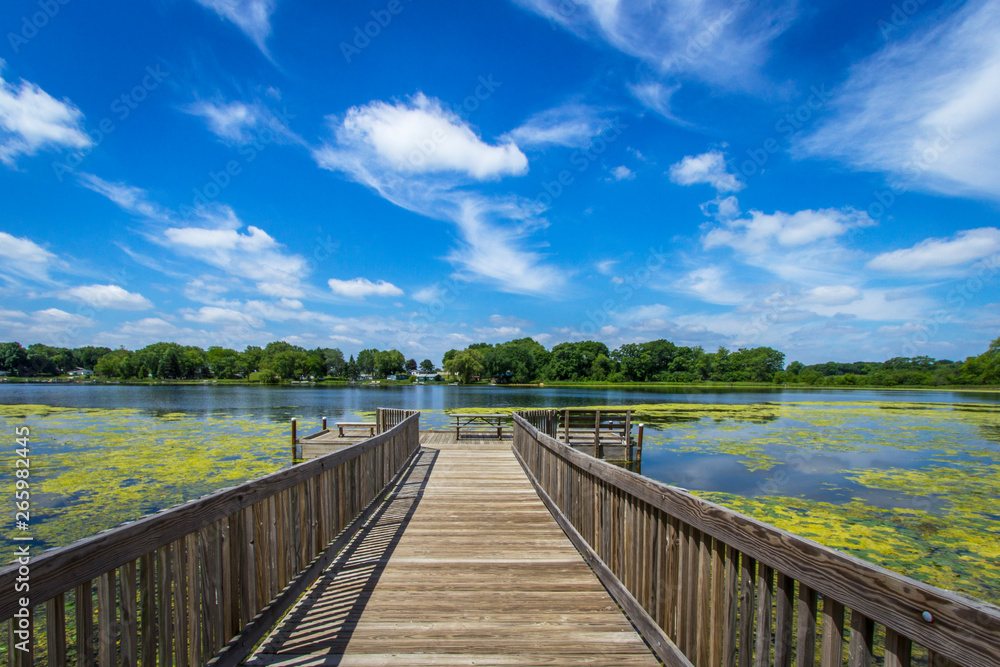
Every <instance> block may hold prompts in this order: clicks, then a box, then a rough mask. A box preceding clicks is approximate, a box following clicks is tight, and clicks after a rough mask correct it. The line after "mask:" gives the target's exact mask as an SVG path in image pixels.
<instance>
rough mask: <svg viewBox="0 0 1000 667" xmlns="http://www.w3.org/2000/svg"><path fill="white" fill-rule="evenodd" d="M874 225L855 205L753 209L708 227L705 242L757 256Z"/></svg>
mask: <svg viewBox="0 0 1000 667" xmlns="http://www.w3.org/2000/svg"><path fill="white" fill-rule="evenodd" d="M873 224H875V222H874V221H873V220H872V219H871V217H870V216H869V215H868V214H867V213H866V212H864V211H857V210H855V209H852V208H846V209H842V210H841V209H829V208H828V209H820V210H810V209H807V210H804V211H797V212H795V213H785V212H783V211H775V212H774V213H764V212H762V211H750V213H749V214H748V216H747V217H741V218H735V219H732V220H727V221H725V222H723V223H722V224H721V225H719V226H716V227H712V228H711V229H709V230H708V232H707V233H706V234H705V235H704V237H703V244H704V246H705V247H706V248H715V247H719V246H728V247H730V248H733V249H734V250H738V251H740V252H742V253H745V254H747V255H757V254H760V253H763V252H766V251H768V250H769V249H770V248H771V247H772V246H773V245H774V244H777V245H778V246H782V247H785V248H794V247H799V246H806V245H809V244H811V243H813V242H815V241H819V240H822V239H829V238H834V237H837V236H842V235H844V234H846V233H847V232H848V231H850V230H852V229H857V228H859V227H866V226H870V225H873Z"/></svg>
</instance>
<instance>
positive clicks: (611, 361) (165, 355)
mask: <svg viewBox="0 0 1000 667" xmlns="http://www.w3.org/2000/svg"><path fill="white" fill-rule="evenodd" d="M784 361H785V355H784V353H783V352H780V351H778V350H775V349H773V348H770V347H753V348H739V349H738V350H736V351H730V350H728V349H726V348H724V347H720V348H718V349H717V350H716V351H715V352H706V351H705V350H704V349H702V348H701V347H699V346H695V347H687V346H678V345H675V344H674V343H671V342H670V341H667V340H654V341H649V342H645V343H626V344H624V345H622V346H621V347H619V348H617V349H615V350H610V349H609V348H608V346H607V345H605V344H604V343H601V342H598V341H582V342H573V343H559V344H558V345H555V346H554V347H553V348H552V349H551V350H549V349H547V348H546V347H545V346H544V345H542V344H541V343H538V342H537V341H535V340H534V339H532V338H519V339H516V340H511V341H507V342H505V343H498V344H491V343H475V344H473V345H469V346H468V347H466V348H464V349H462V350H454V349H453V350H448V352H446V353H445V355H444V358H443V360H442V366H443V368H444V370H445V371H447V372H448V373H449V374H451V375H453V376H455V377H457V378H458V379H460V380H461V381H462V382H465V383H468V382H472V381H474V380H477V379H478V380H491V381H493V382H497V383H500V384H511V383H513V384H527V383H534V382H557V381H571V382H674V383H682V382H683V383H687V382H693V383H697V382H765V383H775V384H789V385H791V384H802V385H812V386H882V387H885V386H948V385H995V384H1000V338H997V339H996V340H994V341H993V342H992V343H991V344H990V346H989V348H988V349H987V350H986V351H985V352H983V353H982V354H980V355H978V356H974V357H968V358H967V359H965V360H964V361H951V360H947V359H934V358H931V357H926V356H922V357H895V358H893V359H889V360H888V361H883V362H865V361H858V362H852V363H842V362H834V361H830V362H827V363H824V364H813V365H809V366H807V365H805V364H802V363H800V362H798V361H793V362H792V363H790V364H788V365H787V367H786V366H785V365H784ZM74 368H85V369H88V370H92V371H94V372H95V373H96V374H97V375H100V376H103V377H106V378H115V379H123V380H129V379H144V378H156V379H202V378H209V377H212V378H218V379H232V378H243V379H246V380H250V381H254V382H277V381H281V380H288V379H304V378H316V379H320V378H324V377H326V378H341V379H352V380H353V379H357V378H360V377H371V378H384V377H387V376H392V375H397V374H404V375H405V374H409V373H412V372H415V371H418V370H419V371H420V372H423V373H435V372H437V367H436V365H435V364H434V362H432V361H431V360H430V359H424V360H423V361H421V362H420V363H419V364H418V363H417V362H416V360H415V359H406V358H405V356H404V355H403V353H402V352H400V351H399V350H395V349H393V350H378V349H374V348H369V349H364V350H361V351H360V352H359V353H358V355H357V358H355V357H354V356H353V355H352V356H350V357H349V358H347V359H345V358H344V354H343V352H341V350H339V349H337V348H315V349H312V350H307V349H305V348H303V347H300V346H298V345H292V344H291V343H287V342H284V341H274V342H271V343H268V344H267V345H266V346H264V347H259V346H255V345H248V346H247V347H246V349H244V350H242V351H237V350H233V349H229V348H224V347H218V346H214V347H209V348H208V349H207V350H204V349H202V348H200V347H197V346H193V345H179V344H177V343H167V342H161V343H154V344H152V345H147V346H146V347H144V348H141V349H139V350H134V351H133V350H126V349H124V348H120V349H117V350H113V349H111V348H108V347H94V346H85V347H79V348H73V349H70V348H62V347H51V346H48V345H43V344H40V343H35V344H33V345H30V346H28V347H27V348H25V347H22V346H21V344H20V343H17V342H11V343H0V371H3V372H5V373H6V374H8V375H19V376H35V377H37V376H55V375H59V374H62V373H66V372H69V371H71V370H73V369H74Z"/></svg>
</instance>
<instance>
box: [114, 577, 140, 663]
mask: <svg viewBox="0 0 1000 667" xmlns="http://www.w3.org/2000/svg"><path fill="white" fill-rule="evenodd" d="M135 574H136V570H135V561H134V560H132V561H129V562H127V563H125V564H124V565H122V566H121V568H119V575H120V582H121V583H120V585H119V592H120V595H121V601H120V603H119V605H120V607H121V664H122V667H136V665H137V664H138V663H139V623H138V614H137V613H136V603H135Z"/></svg>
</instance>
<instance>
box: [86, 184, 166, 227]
mask: <svg viewBox="0 0 1000 667" xmlns="http://www.w3.org/2000/svg"><path fill="white" fill-rule="evenodd" d="M80 183H81V184H82V185H83V186H84V187H85V188H87V189H88V190H93V191H94V192H96V193H98V194H100V195H104V196H105V197H107V198H108V199H110V200H111V201H112V202H114V203H115V204H117V205H118V206H119V207H120V208H122V209H123V210H125V211H127V212H129V213H132V214H134V215H139V216H142V217H144V218H148V219H149V220H167V219H169V217H170V214H169V212H167V211H165V210H164V209H162V208H161V207H159V206H157V205H156V204H154V203H152V202H151V201H149V198H148V197H147V195H146V191H145V190H143V189H141V188H137V187H134V186H131V185H128V184H126V183H112V182H110V181H106V180H104V179H103V178H100V177H99V176H95V175H93V174H86V173H84V174H81V175H80Z"/></svg>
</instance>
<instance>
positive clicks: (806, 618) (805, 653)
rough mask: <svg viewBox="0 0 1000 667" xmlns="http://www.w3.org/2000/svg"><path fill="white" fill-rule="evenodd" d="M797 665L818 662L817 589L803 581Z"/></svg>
mask: <svg viewBox="0 0 1000 667" xmlns="http://www.w3.org/2000/svg"><path fill="white" fill-rule="evenodd" d="M795 642H796V645H795V666H796V667H813V665H815V664H816V658H815V656H816V591H814V590H812V589H811V588H809V587H808V586H806V585H805V584H803V583H802V582H801V581H800V582H799V595H798V602H797V604H796V630H795Z"/></svg>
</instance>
